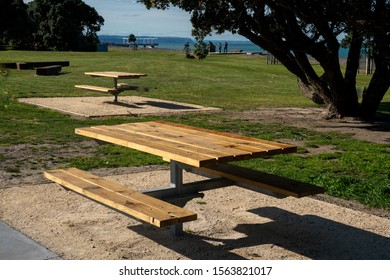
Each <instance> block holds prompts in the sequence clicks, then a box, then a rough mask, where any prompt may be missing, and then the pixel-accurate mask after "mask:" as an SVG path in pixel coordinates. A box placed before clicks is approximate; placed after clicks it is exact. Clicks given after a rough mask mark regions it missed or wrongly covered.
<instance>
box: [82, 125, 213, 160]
mask: <svg viewBox="0 0 390 280" xmlns="http://www.w3.org/2000/svg"><path fill="white" fill-rule="evenodd" d="M75 132H76V134H79V135H83V136H87V137H91V138H94V139H98V140H101V141H105V142H108V143H113V144H117V145H121V146H125V147H128V148H132V149H136V150H139V151H142V152H146V153H150V154H153V155H156V156H160V157H162V158H164V159H169V160H176V161H179V162H182V163H185V164H188V165H191V166H196V167H199V166H204V165H207V164H215V163H216V162H217V160H216V159H215V158H214V157H209V156H205V155H201V154H198V153H196V152H189V151H186V150H185V149H180V148H178V147H172V146H171V145H170V144H169V143H167V142H164V141H162V140H158V139H153V138H148V137H146V136H141V135H137V134H135V133H133V134H131V133H130V132H129V133H124V132H117V131H115V128H114V126H111V127H110V126H96V127H86V128H77V129H76V130H75Z"/></svg>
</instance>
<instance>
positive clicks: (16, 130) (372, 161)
mask: <svg viewBox="0 0 390 280" xmlns="http://www.w3.org/2000/svg"><path fill="white" fill-rule="evenodd" d="M55 60H57V61H58V60H69V61H70V63H71V64H70V67H64V68H63V70H62V73H63V74H61V75H58V76H47V77H42V76H35V75H34V74H35V72H34V70H24V71H18V70H9V71H8V75H7V76H6V77H0V94H1V98H0V135H1V137H0V146H10V145H18V144H30V145H32V146H34V145H38V144H56V145H58V144H61V145H72V144H73V145H77V143H78V142H80V141H85V140H86V139H85V138H83V137H80V136H77V135H76V134H74V129H75V128H76V127H83V126H91V125H101V124H117V123H124V122H133V121H144V120H152V119H164V120H168V121H174V122H180V123H184V124H188V125H195V126H200V127H205V128H209V129H214V130H221V131H229V132H234V133H240V134H243V135H247V136H251V137H259V138H262V139H269V140H277V139H291V140H298V141H301V142H302V143H304V144H303V145H302V146H300V147H299V150H298V153H296V154H291V155H281V156H275V157H272V158H266V159H265V160H264V159H256V160H250V161H244V162H240V163H239V164H241V165H245V166H248V167H251V168H254V169H258V170H262V171H266V172H269V173H274V174H278V175H282V176H286V177H289V178H293V179H298V180H301V181H306V182H311V183H314V184H317V185H319V186H322V187H324V188H325V189H326V193H327V194H329V195H333V196H338V197H343V198H346V199H353V200H357V201H359V202H362V203H364V204H366V205H369V206H371V207H380V208H386V209H390V175H389V172H388V170H390V152H389V150H388V148H387V147H386V145H379V144H372V143H367V142H363V141H358V140H354V139H351V137H349V136H348V135H344V134H339V133H320V132H316V131H312V130H307V129H302V128H297V127H293V126H281V125H279V124H268V125H265V124H260V123H255V122H243V121H241V120H239V119H235V118H227V117H224V116H223V115H219V114H215V115H214V114H213V117H212V118H210V116H209V115H203V114H190V115H182V116H171V117H147V118H146V117H128V118H102V119H77V118H72V117H69V116H64V115H62V114H60V113H57V112H54V111H51V110H46V109H39V108H36V107H33V106H30V105H26V104H22V103H19V102H17V101H16V99H17V98H20V97H54V96H85V95H87V94H89V93H86V92H84V91H82V90H79V89H76V88H74V85H75V84H97V83H98V82H101V83H103V82H104V81H101V80H99V79H95V78H92V77H89V76H86V75H84V74H83V73H84V72H86V71H99V70H113V71H128V72H144V73H147V74H148V77H147V78H144V79H140V80H139V81H137V83H139V84H140V85H144V86H148V87H150V89H151V90H150V92H148V93H137V94H146V95H147V96H149V97H154V98H161V99H166V100H173V101H180V102H188V103H193V104H199V105H204V106H215V107H220V108H223V109H225V110H232V111H234V110H236V111H244V110H253V109H257V108H259V107H262V106H265V107H270V106H275V107H310V106H313V107H315V106H316V105H314V104H313V103H312V102H311V101H309V100H307V99H306V98H305V97H303V96H302V94H301V93H300V92H299V89H298V86H297V83H296V78H295V77H294V76H293V75H291V74H290V73H289V72H288V71H287V70H285V68H284V67H283V66H281V65H267V64H266V62H265V59H264V58H261V57H258V56H257V57H252V56H235V55H231V56H219V55H215V56H209V57H208V58H207V59H205V60H204V61H197V60H190V59H185V58H184V54H182V53H179V52H164V51H145V50H139V51H128V50H121V49H110V51H109V52H107V53H75V52H23V51H4V52H1V56H0V62H16V61H55ZM368 82H369V77H368V76H365V75H359V77H358V86H359V87H363V86H365V85H367V83H368ZM102 85H104V84H102ZM89 95H91V96H93V95H96V94H89ZM96 96H101V95H99V94H97V95H96ZM380 112H381V113H383V114H389V113H390V96H389V94H387V95H386V96H385V99H384V100H383V103H382V105H381V109H380ZM322 145H331V146H332V147H334V149H333V150H332V152H328V153H322V154H317V155H312V154H308V153H307V149H308V148H309V147H318V146H322ZM6 157H7V155H3V154H1V153H0V160H4V159H5V158H6ZM150 164H165V163H164V162H163V161H162V160H161V159H160V158H157V157H154V156H151V155H146V154H144V153H140V152H137V151H132V150H130V149H126V148H121V147H116V146H113V145H106V146H102V147H99V148H97V149H96V151H95V153H94V155H92V156H88V157H87V156H75V157H72V158H66V159H64V160H63V161H61V162H60V163H59V164H58V165H59V166H76V167H79V168H82V169H86V170H88V169H91V168H100V167H109V168H114V167H121V166H139V165H150ZM9 170H10V171H12V168H11V167H10V169H9Z"/></svg>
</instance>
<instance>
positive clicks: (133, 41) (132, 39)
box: [127, 34, 137, 50]
mask: <svg viewBox="0 0 390 280" xmlns="http://www.w3.org/2000/svg"><path fill="white" fill-rule="evenodd" d="M127 41H128V42H129V44H130V46H133V50H136V49H137V43H136V42H137V38H136V37H135V35H134V34H130V35H129V38H128V39H127Z"/></svg>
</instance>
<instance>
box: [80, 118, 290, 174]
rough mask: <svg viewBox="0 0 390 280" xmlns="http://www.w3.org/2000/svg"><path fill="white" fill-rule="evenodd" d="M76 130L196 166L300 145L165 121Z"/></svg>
mask: <svg viewBox="0 0 390 280" xmlns="http://www.w3.org/2000/svg"><path fill="white" fill-rule="evenodd" d="M76 134H79V135H83V136H87V137H91V138H94V139H97V140H101V141H105V142H108V143H113V144H117V145H121V146H125V147H128V148H132V149H136V150H139V151H143V152H147V153H150V154H153V155H157V156H161V157H162V158H163V159H164V160H166V161H171V160H175V161H178V162H181V163H185V164H188V165H191V166H195V167H202V166H207V165H214V164H218V163H226V162H230V161H238V160H245V159H250V158H257V157H264V156H267V155H276V154H285V153H292V152H296V147H294V146H290V145H286V144H281V143H278V142H270V141H265V140H261V139H257V138H249V137H245V136H240V135H236V134H230V133H223V132H217V131H212V130H207V129H202V128H197V127H191V126H185V125H181V124H176V123H169V122H164V121H150V122H136V123H127V124H120V125H112V126H105V125H103V126H93V127H86V128H77V129H76Z"/></svg>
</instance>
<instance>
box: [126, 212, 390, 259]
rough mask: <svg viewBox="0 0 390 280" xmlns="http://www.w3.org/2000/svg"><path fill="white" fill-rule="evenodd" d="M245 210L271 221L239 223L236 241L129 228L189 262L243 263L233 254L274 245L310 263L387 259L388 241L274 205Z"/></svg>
mask: <svg viewBox="0 0 390 280" xmlns="http://www.w3.org/2000/svg"><path fill="white" fill-rule="evenodd" d="M249 212H251V213H253V214H256V215H259V216H261V217H266V218H269V219H271V220H272V221H269V222H266V223H262V224H238V225H237V226H236V227H235V228H234V230H235V231H237V232H239V233H242V234H244V237H243V238H238V239H219V238H210V237H208V236H202V235H198V234H196V233H192V232H190V233H188V232H186V233H185V235H184V236H182V237H175V236H172V235H171V234H170V232H169V230H164V229H163V230H162V229H156V228H152V227H150V226H148V225H144V224H141V225H136V226H131V227H129V229H130V230H133V231H135V232H137V233H138V234H140V235H143V236H145V237H147V238H149V239H151V240H153V241H155V242H156V243H158V244H160V245H162V246H165V247H167V248H169V249H171V250H173V251H175V252H177V253H179V254H181V255H183V256H185V257H187V258H189V259H202V260H204V259H244V257H242V256H240V255H238V254H236V253H234V252H233V250H234V249H240V248H246V247H253V246H257V245H264V244H271V247H267V249H266V250H272V248H274V247H276V246H277V247H281V248H284V249H286V250H288V251H290V252H294V253H297V254H299V255H302V256H304V257H307V258H309V259H314V260H389V259H390V249H389V248H390V238H389V237H385V236H381V235H378V234H375V233H372V232H369V231H366V230H364V229H360V228H356V227H352V226H349V225H345V224H342V223H339V222H336V221H332V220H329V219H325V218H322V217H319V216H316V215H298V214H295V213H292V212H289V211H286V210H283V209H280V208H277V207H263V208H257V209H251V210H249ZM184 228H185V226H184ZM212 243H213V244H212ZM215 244H218V245H215ZM260 250H261V249H259V251H258V252H255V255H254V258H261V256H262V255H264V254H263V253H262V251H260ZM252 251H253V249H252Z"/></svg>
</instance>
